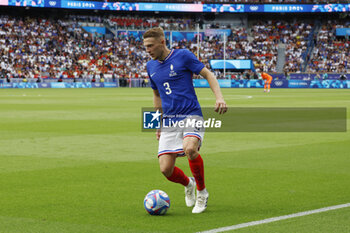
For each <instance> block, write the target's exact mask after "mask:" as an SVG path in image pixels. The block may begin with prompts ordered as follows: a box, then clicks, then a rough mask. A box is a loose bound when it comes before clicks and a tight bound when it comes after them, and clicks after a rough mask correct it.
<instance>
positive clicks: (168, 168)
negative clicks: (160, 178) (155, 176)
mask: <svg viewBox="0 0 350 233" xmlns="http://www.w3.org/2000/svg"><path fill="white" fill-rule="evenodd" d="M173 171H174V168H173V167H171V166H161V167H160V172H161V173H162V174H163V175H164V176H165V177H170V176H171V175H172V174H173Z"/></svg>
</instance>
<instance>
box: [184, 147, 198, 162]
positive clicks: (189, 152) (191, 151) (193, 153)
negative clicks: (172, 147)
mask: <svg viewBox="0 0 350 233" xmlns="http://www.w3.org/2000/svg"><path fill="white" fill-rule="evenodd" d="M185 154H186V156H187V157H188V158H189V159H190V160H193V159H195V158H197V156H198V150H197V149H196V148H194V147H187V148H186V149H185Z"/></svg>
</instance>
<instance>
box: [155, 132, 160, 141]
mask: <svg viewBox="0 0 350 233" xmlns="http://www.w3.org/2000/svg"><path fill="white" fill-rule="evenodd" d="M156 138H157V140H158V141H159V138H160V129H157V131H156Z"/></svg>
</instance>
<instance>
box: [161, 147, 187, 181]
mask: <svg viewBox="0 0 350 233" xmlns="http://www.w3.org/2000/svg"><path fill="white" fill-rule="evenodd" d="M176 156H177V154H175V153H172V154H163V155H161V156H159V168H160V171H161V172H162V173H163V175H164V176H165V177H166V178H167V179H168V180H170V181H172V182H174V183H179V184H182V185H183V186H187V185H188V184H189V181H190V180H189V178H188V177H187V176H186V175H185V173H184V172H183V171H182V170H181V169H180V168H178V167H176V166H175V162H176Z"/></svg>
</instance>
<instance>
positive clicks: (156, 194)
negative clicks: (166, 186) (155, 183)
mask: <svg viewBox="0 0 350 233" xmlns="http://www.w3.org/2000/svg"><path fill="white" fill-rule="evenodd" d="M143 205H144V207H145V209H146V211H147V212H148V213H149V214H150V215H163V214H165V213H166V212H167V210H168V209H169V207H170V199H169V196H168V194H166V193H165V192H164V191H162V190H152V191H151V192H149V193H147V195H146V197H145V199H144V200H143Z"/></svg>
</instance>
